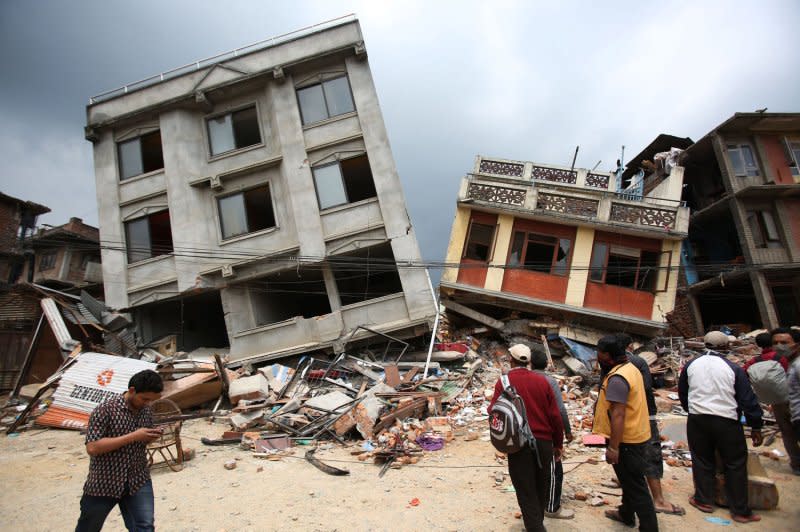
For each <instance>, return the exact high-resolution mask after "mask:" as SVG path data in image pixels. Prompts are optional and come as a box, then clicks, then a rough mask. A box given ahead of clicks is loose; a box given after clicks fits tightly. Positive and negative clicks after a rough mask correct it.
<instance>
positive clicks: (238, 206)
mask: <svg viewBox="0 0 800 532" xmlns="http://www.w3.org/2000/svg"><path fill="white" fill-rule="evenodd" d="M217 205H218V207H219V221H220V225H221V226H222V238H231V237H234V236H238V235H243V234H246V233H253V232H255V231H261V230H262V229H268V228H270V227H275V213H274V212H273V210H272V196H271V195H270V192H269V185H264V186H261V187H258V188H253V189H250V190H246V191H244V192H239V193H238V194H231V195H230V196H225V197H222V198H218V199H217Z"/></svg>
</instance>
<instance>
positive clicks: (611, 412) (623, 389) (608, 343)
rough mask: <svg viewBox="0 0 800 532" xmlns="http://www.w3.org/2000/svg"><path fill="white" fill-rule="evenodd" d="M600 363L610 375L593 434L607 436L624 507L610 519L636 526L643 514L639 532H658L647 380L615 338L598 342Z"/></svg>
mask: <svg viewBox="0 0 800 532" xmlns="http://www.w3.org/2000/svg"><path fill="white" fill-rule="evenodd" d="M597 361H598V362H599V363H600V366H601V367H602V369H603V370H604V371H605V372H606V373H607V376H606V377H605V379H603V384H602V385H601V386H600V393H599V395H598V397H597V403H596V404H595V412H594V424H593V425H592V432H593V433H595V434H601V435H603V436H605V437H606V439H607V441H608V447H607V448H606V462H608V463H609V464H611V465H612V466H614V472H615V473H616V474H617V479H618V480H619V484H620V487H621V488H622V504H621V505H620V506H619V508H617V509H616V510H606V512H605V515H606V517H608V518H609V519H611V520H612V521H618V522H620V523H623V524H625V525H627V526H629V527H633V526H635V524H636V517H637V516H638V518H639V530H643V531H647V532H650V531H657V530H658V518H657V517H656V509H655V506H654V505H653V499H652V498H651V497H650V492H649V491H648V489H647V482H646V481H645V469H646V465H647V457H648V453H649V446H650V443H649V442H650V418H649V414H648V410H647V400H646V399H645V392H644V379H643V378H642V374H641V372H639V370H638V369H637V368H636V366H634V365H633V364H631V363H630V361H628V356H627V354H626V353H625V346H623V345H621V343H620V340H619V338H617V337H616V336H614V335H607V336H604V337H602V338H600V341H599V342H597Z"/></svg>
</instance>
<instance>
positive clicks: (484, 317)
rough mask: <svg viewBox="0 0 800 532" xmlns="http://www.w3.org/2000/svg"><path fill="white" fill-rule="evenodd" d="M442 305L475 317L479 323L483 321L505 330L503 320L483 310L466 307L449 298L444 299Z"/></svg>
mask: <svg viewBox="0 0 800 532" xmlns="http://www.w3.org/2000/svg"><path fill="white" fill-rule="evenodd" d="M442 305H444V306H445V308H448V309H450V310H452V311H453V312H457V313H459V314H461V315H462V316H466V317H468V318H470V319H473V320H475V321H477V322H478V323H483V324H484V325H487V326H489V327H491V328H492V329H497V330H498V331H502V330H503V326H504V323H503V322H502V321H499V320H496V319H494V318H492V317H491V316H487V315H486V314H483V313H482V312H478V311H477V310H472V309H471V308H469V307H466V306H464V305H462V304H461V303H456V302H455V301H451V300H449V299H443V300H442Z"/></svg>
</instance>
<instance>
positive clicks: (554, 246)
mask: <svg viewBox="0 0 800 532" xmlns="http://www.w3.org/2000/svg"><path fill="white" fill-rule="evenodd" d="M571 247H572V241H571V240H570V239H568V238H556V237H554V236H545V235H537V234H533V233H525V232H523V231H517V232H515V233H514V240H513V241H512V245H511V254H510V256H509V266H519V265H520V264H521V265H522V267H523V268H524V269H526V270H531V271H535V272H542V273H549V274H552V275H566V274H567V271H568V264H569V251H570V248H571Z"/></svg>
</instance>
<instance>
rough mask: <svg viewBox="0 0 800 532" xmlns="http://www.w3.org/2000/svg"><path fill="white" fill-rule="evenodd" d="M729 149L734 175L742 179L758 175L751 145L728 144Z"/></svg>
mask: <svg viewBox="0 0 800 532" xmlns="http://www.w3.org/2000/svg"><path fill="white" fill-rule="evenodd" d="M727 148H728V158H729V159H730V161H731V166H733V173H734V175H736V176H740V177H747V176H757V175H758V165H757V164H756V159H755V156H754V155H753V149H752V148H751V147H750V145H749V144H728V145H727Z"/></svg>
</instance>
